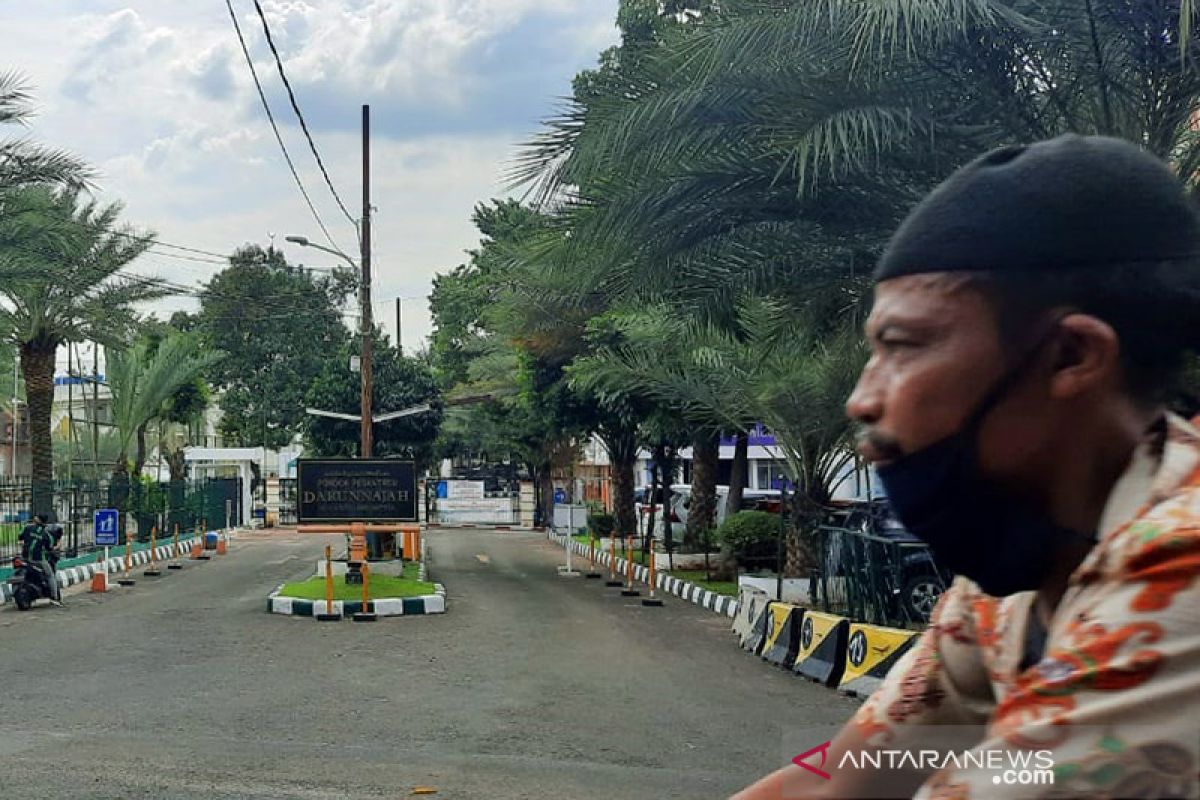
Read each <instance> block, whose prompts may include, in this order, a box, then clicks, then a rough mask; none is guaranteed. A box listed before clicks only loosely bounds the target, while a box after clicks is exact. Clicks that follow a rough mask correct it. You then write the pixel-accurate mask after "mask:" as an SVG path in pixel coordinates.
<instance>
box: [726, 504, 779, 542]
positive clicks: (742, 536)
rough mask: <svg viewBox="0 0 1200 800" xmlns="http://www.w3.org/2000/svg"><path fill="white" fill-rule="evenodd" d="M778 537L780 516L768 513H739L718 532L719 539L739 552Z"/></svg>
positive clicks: (727, 520)
mask: <svg viewBox="0 0 1200 800" xmlns="http://www.w3.org/2000/svg"><path fill="white" fill-rule="evenodd" d="M778 537H779V515H778V514H769V513H767V512H766V511H739V512H738V513H736V514H734V515H733V516H732V517H729V518H728V519H726V520H725V521H724V522H723V523H721V527H720V528H719V529H718V530H717V539H718V540H719V541H721V542H723V543H727V544H729V546H730V547H732V548H733V549H734V550H736V551H739V552H741V551H744V550H747V549H750V548H751V547H753V546H755V545H757V544H762V543H764V542H774V541H775V540H776V539H777V538H778Z"/></svg>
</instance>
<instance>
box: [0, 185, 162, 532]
mask: <svg viewBox="0 0 1200 800" xmlns="http://www.w3.org/2000/svg"><path fill="white" fill-rule="evenodd" d="M4 202H5V208H4V213H0V300H3V302H2V303H0V341H4V342H6V343H9V344H12V345H15V346H16V348H17V349H18V351H19V353H20V360H21V372H22V375H23V376H24V379H25V391H26V400H27V402H28V404H29V424H30V438H31V450H32V461H33V481H34V489H35V491H34V505H35V510H38V511H46V510H48V506H49V504H50V498H49V496H48V494H47V492H48V491H49V486H50V481H51V480H52V478H53V460H52V459H53V454H52V447H51V440H50V413H51V407H52V405H53V402H54V367H55V356H56V353H57V350H58V348H59V346H60V345H62V344H64V343H66V342H69V341H83V340H90V341H94V342H99V343H101V344H103V345H105V346H113V347H116V346H119V345H121V344H123V343H124V342H127V341H129V340H130V339H131V338H132V332H133V330H134V329H135V327H136V323H137V317H136V315H135V313H134V307H135V306H136V305H137V304H139V303H142V302H145V301H149V300H155V299H158V298H161V297H165V296H167V295H170V294H172V293H173V290H172V289H169V288H167V287H165V286H164V285H162V284H161V283H159V282H157V281H155V280H152V279H148V278H144V277H141V276H135V275H127V274H124V273H122V269H123V268H124V267H126V266H127V265H128V264H129V263H130V262H131V261H133V260H134V259H135V258H137V257H138V256H139V255H141V254H142V253H144V252H145V251H146V249H147V247H149V244H150V242H151V241H153V240H152V238H151V237H148V236H140V235H135V234H133V233H132V232H131V231H130V230H129V229H128V228H127V227H124V226H121V225H119V217H120V212H121V206H120V205H119V204H116V203H114V204H110V205H101V204H100V203H99V202H97V201H95V200H86V201H85V200H83V199H82V198H81V197H80V194H79V192H78V191H77V190H73V189H62V190H54V189H51V188H48V187H44V186H34V187H29V188H25V189H20V190H17V191H15V192H11V193H9V195H8V196H7V197H6V198H5V200H4Z"/></svg>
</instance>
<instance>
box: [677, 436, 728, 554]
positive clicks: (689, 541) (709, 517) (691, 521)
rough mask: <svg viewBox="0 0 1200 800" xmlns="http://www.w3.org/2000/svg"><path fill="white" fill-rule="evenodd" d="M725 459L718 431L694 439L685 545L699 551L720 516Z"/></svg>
mask: <svg viewBox="0 0 1200 800" xmlns="http://www.w3.org/2000/svg"><path fill="white" fill-rule="evenodd" d="M720 458H721V438H720V436H719V435H718V434H715V433H712V434H701V435H699V436H697V437H696V438H695V440H693V442H692V500H691V504H690V505H689V506H688V515H687V528H686V529H685V530H684V532H683V545H684V547H686V548H687V549H689V550H691V551H693V552H696V551H698V548H699V547H700V546H701V545H702V544H703V543H704V542H706V541H707V539H708V536H709V533H710V532H711V531H712V528H713V525H714V523H715V522H716V519H717V469H718V466H719V464H720Z"/></svg>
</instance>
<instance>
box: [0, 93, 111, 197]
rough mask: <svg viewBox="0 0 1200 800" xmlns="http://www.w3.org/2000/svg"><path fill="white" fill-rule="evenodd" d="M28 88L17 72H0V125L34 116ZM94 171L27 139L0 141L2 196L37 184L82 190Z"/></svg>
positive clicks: (27, 119) (56, 151) (20, 122)
mask: <svg viewBox="0 0 1200 800" xmlns="http://www.w3.org/2000/svg"><path fill="white" fill-rule="evenodd" d="M31 101H32V98H31V96H30V94H29V87H28V85H27V84H26V83H25V81H24V80H23V79H22V78H21V76H19V75H18V74H17V73H15V72H7V73H0V125H7V124H14V125H24V124H26V123H27V122H28V121H29V119H30V118H31V117H32V116H33V108H32V102H31ZM90 176H91V170H90V169H89V168H88V167H87V166H86V165H84V163H83V162H82V161H80V160H79V159H77V158H75V157H74V156H72V155H70V154H68V153H64V152H63V151H61V150H54V149H51V148H47V147H43V146H41V145H38V144H35V143H33V142H31V141H30V140H29V139H26V138H16V139H13V138H8V139H0V194H3V193H4V192H8V191H11V190H13V189H18V188H20V187H22V186H29V185H31V184H37V183H49V184H57V185H62V186H70V187H75V188H83V186H84V185H85V184H86V182H87V180H88V178H89V177H90Z"/></svg>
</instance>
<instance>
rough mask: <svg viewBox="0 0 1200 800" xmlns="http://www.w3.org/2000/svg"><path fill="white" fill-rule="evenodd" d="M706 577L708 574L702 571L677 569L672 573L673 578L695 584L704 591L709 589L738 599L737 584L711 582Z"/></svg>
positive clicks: (731, 582) (732, 582)
mask: <svg viewBox="0 0 1200 800" xmlns="http://www.w3.org/2000/svg"><path fill="white" fill-rule="evenodd" d="M705 575H707V573H706V572H705V571H704V570H702V569H677V570H675V571H674V572H672V573H671V577H673V578H679V580H681V581H687V582H688V583H694V584H696V585H697V586H699V587H701V588H703V589H708V590H709V591H710V592H716V593H717V594H724V595H729V596H730V597H737V594H738V585H737V583H735V582H734V581H709V580H705V579H704V577H705Z"/></svg>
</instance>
